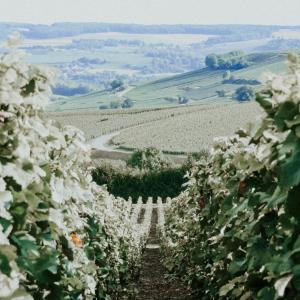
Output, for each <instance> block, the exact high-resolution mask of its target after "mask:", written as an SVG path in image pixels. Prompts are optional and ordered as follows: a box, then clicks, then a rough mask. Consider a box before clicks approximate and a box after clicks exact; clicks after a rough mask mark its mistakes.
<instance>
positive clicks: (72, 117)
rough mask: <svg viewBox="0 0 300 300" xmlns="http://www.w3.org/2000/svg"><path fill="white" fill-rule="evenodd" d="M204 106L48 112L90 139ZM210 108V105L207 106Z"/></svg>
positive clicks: (183, 113) (165, 118) (196, 109)
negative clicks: (76, 128)
mask: <svg viewBox="0 0 300 300" xmlns="http://www.w3.org/2000/svg"><path fill="white" fill-rule="evenodd" d="M204 107H206V106H204V105H201V106H200V105H199V106H183V107H179V106H177V107H171V108H152V109H132V110H105V111H100V110H96V111H85V110H82V111H66V112H48V113H47V115H48V116H49V118H51V119H55V120H57V121H58V122H60V123H61V124H62V125H73V126H76V127H78V128H80V129H81V130H82V131H83V132H84V133H85V135H86V138H87V139H88V140H89V139H92V138H94V137H98V136H100V135H103V134H107V133H111V132H115V131H119V130H122V129H125V128H129V127H134V126H138V125H142V124H147V123H153V122H155V121H159V120H167V119H170V118H174V117H175V116H179V115H186V114H189V113H192V112H195V111H199V110H202V109H204ZM207 107H211V105H209V106H207Z"/></svg>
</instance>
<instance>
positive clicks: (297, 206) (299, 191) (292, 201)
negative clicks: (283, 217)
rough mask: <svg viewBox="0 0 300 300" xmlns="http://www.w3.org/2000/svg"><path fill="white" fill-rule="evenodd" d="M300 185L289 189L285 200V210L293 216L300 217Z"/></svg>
mask: <svg viewBox="0 0 300 300" xmlns="http://www.w3.org/2000/svg"><path fill="white" fill-rule="evenodd" d="M299 197H300V185H298V186H297V187H295V188H293V189H292V190H290V192H289V194H288V197H287V201H286V210H287V212H288V213H289V214H290V215H291V216H294V217H295V218H300V198H299Z"/></svg>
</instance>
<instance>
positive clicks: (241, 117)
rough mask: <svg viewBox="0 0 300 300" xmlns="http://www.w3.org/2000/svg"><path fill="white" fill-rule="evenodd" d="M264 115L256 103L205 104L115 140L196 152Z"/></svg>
mask: <svg viewBox="0 0 300 300" xmlns="http://www.w3.org/2000/svg"><path fill="white" fill-rule="evenodd" d="M261 115H262V111H261V109H260V107H259V106H258V104H256V103H254V102H251V103H245V104H239V103H237V104H232V103H231V104H224V105H215V106H205V107H202V108H201V109H197V110H195V111H194V112H190V113H188V114H181V115H177V116H174V117H172V118H167V119H162V120H159V121H156V122H153V123H148V124H143V125H141V126H137V127H133V128H130V129H127V130H124V131H122V132H121V133H120V135H118V136H117V137H115V138H114V143H115V144H118V145H119V146H122V147H125V148H143V147H155V148H158V149H160V150H163V151H170V152H175V153H176V152H197V151H199V150H201V149H207V148H209V147H210V146H211V144H212V141H213V139H214V138H215V137H218V136H228V135H231V134H232V133H233V132H234V131H235V130H236V129H238V128H240V127H244V126H245V125H246V124H247V123H248V122H256V120H258V119H259V116H261Z"/></svg>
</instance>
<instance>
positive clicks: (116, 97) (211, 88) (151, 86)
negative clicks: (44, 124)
mask: <svg viewBox="0 0 300 300" xmlns="http://www.w3.org/2000/svg"><path fill="white" fill-rule="evenodd" d="M247 59H248V61H250V62H251V65H250V66H249V67H247V68H244V69H240V70H236V71H232V72H231V75H233V76H234V77H235V79H238V80H240V81H238V80H237V81H236V82H234V83H226V84H224V83H223V74H224V72H225V71H224V70H211V69H209V68H203V69H200V70H197V71H193V72H188V73H183V74H179V75H175V76H171V77H165V78H162V79H159V80H155V81H150V82H145V83H141V84H139V85H137V86H135V87H130V88H129V89H128V91H127V92H126V91H125V93H124V92H122V93H112V92H111V91H99V92H93V93H91V94H87V95H83V96H76V97H70V98H63V99H57V100H56V101H54V102H53V103H52V104H51V105H50V106H49V110H51V111H61V110H77V109H98V108H99V106H101V105H105V104H107V105H109V103H110V102H111V101H120V102H121V101H123V100H124V99H126V98H129V99H131V100H133V101H134V103H135V105H134V107H136V108H145V107H154V106H174V105H175V104H176V101H177V100H176V99H177V98H178V97H185V98H187V99H189V104H204V103H205V104H207V103H212V102H213V103H215V102H219V101H222V102H228V101H232V94H233V93H234V91H235V90H236V89H237V88H238V87H240V86H242V85H247V84H245V82H246V83H247V81H249V82H250V81H251V80H257V79H259V77H260V75H261V74H262V73H264V72H266V71H271V72H276V73H282V72H284V70H285V68H284V66H285V61H286V54H284V53H276V52H272V53H255V54H249V55H247ZM253 87H254V88H255V89H256V88H258V87H259V85H253ZM220 91H221V92H223V94H225V96H222V97H220V96H219V95H218V93H219V92H220Z"/></svg>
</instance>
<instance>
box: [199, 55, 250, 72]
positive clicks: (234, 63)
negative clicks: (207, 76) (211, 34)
mask: <svg viewBox="0 0 300 300" xmlns="http://www.w3.org/2000/svg"><path fill="white" fill-rule="evenodd" d="M205 65H206V66H207V67H208V68H210V69H212V70H239V69H243V68H246V67H248V66H249V65H250V62H249V61H248V60H247V57H246V56H245V54H244V53H243V52H242V51H232V52H229V53H226V54H209V55H207V56H206V58H205Z"/></svg>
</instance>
